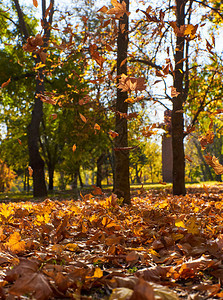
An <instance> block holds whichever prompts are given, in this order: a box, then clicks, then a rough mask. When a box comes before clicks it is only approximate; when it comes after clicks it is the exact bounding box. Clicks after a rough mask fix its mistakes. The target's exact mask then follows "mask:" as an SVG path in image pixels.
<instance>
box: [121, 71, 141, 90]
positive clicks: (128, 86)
mask: <svg viewBox="0 0 223 300" xmlns="http://www.w3.org/2000/svg"><path fill="white" fill-rule="evenodd" d="M118 88H119V89H120V90H121V91H122V92H127V91H128V92H131V91H143V90H145V89H146V85H145V78H144V77H139V78H135V77H128V76H126V75H125V74H122V75H121V78H120V79H119V84H118Z"/></svg>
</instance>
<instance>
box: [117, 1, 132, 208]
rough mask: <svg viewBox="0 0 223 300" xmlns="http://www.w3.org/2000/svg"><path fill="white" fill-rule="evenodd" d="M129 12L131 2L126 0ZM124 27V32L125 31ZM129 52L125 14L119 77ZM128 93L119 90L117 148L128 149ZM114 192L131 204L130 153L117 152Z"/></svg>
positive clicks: (119, 36)
mask: <svg viewBox="0 0 223 300" xmlns="http://www.w3.org/2000/svg"><path fill="white" fill-rule="evenodd" d="M124 2H125V3H126V8H127V10H129V0H124ZM123 26H124V30H123ZM127 51H128V16H127V15H126V14H125V15H124V16H123V17H122V18H121V19H120V21H119V32H118V39H117V75H118V76H120V75H121V74H126V75H127V63H126V62H125V63H124V64H123V65H122V66H121V63H123V61H124V60H125V59H126V58H127ZM127 98H128V94H127V92H121V90H120V89H117V101H116V121H115V131H116V132H117V133H118V134H119V136H117V137H116V138H115V148H120V147H121V148H125V147H128V131H127V130H128V129H127V119H126V118H122V117H120V114H119V112H120V113H127V112H128V103H127V102H125V100H126V99H127ZM114 192H115V194H117V197H118V198H120V197H123V198H124V203H127V204H130V183H129V151H127V150H118V151H115V186H114Z"/></svg>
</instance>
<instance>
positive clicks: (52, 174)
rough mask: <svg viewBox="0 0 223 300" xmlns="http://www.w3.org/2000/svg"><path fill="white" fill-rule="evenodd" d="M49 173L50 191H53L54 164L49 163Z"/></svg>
mask: <svg viewBox="0 0 223 300" xmlns="http://www.w3.org/2000/svg"><path fill="white" fill-rule="evenodd" d="M48 173H49V186H48V190H49V191H53V178H54V167H53V166H52V165H48Z"/></svg>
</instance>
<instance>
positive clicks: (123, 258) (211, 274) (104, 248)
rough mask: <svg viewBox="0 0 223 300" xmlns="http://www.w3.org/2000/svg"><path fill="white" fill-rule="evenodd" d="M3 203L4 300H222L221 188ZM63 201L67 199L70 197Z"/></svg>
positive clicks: (0, 273)
mask: <svg viewBox="0 0 223 300" xmlns="http://www.w3.org/2000/svg"><path fill="white" fill-rule="evenodd" d="M187 191H188V194H187V195H186V196H172V195H171V194H170V190H169V188H164V189H162V190H159V189H151V190H149V191H148V190H145V189H144V188H136V189H134V190H133V191H132V203H131V205H129V206H126V205H122V203H121V202H120V200H119V199H117V198H116V197H115V196H114V195H111V194H106V193H104V192H102V191H101V190H100V189H97V188H96V189H94V190H93V191H91V193H87V194H85V193H83V194H82V193H80V199H79V200H76V199H72V196H71V195H70V196H69V197H67V195H66V197H64V198H63V196H62V195H61V194H60V196H54V197H52V198H51V197H49V198H48V199H39V200H38V199H35V201H29V199H28V200H27V199H24V201H21V200H22V199H18V198H16V199H13V197H12V198H11V197H10V196H9V197H8V199H7V200H5V199H4V202H2V203H1V204H0V247H1V248H0V299H3V300H4V299H7V300H12V299H37V300H47V299H83V300H84V299H105V300H106V299H107V300H108V299H109V300H119V299H120V300H121V299H122V300H128V299H130V300H140V299H141V300H152V299H162V300H163V299H166V300H176V299H191V300H192V299H194V300H197V299H223V285H222V284H223V264H222V259H223V185H222V184H217V185H210V186H209V185H204V186H203V185H199V186H198V185H197V186H193V187H188V189H187ZM64 196H65V195H64Z"/></svg>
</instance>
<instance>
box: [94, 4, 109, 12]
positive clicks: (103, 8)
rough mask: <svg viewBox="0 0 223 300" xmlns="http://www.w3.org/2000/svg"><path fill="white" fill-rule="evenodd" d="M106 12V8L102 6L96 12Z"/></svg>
mask: <svg viewBox="0 0 223 300" xmlns="http://www.w3.org/2000/svg"><path fill="white" fill-rule="evenodd" d="M107 10H108V8H107V6H105V5H104V6H102V8H100V9H99V10H98V11H97V12H102V13H106V12H107Z"/></svg>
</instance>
